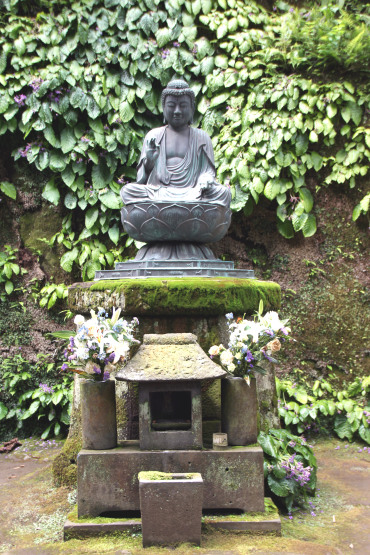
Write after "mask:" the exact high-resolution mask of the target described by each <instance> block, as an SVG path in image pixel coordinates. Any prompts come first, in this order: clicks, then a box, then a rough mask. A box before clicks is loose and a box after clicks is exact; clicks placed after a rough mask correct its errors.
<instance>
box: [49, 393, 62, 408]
mask: <svg viewBox="0 0 370 555" xmlns="http://www.w3.org/2000/svg"><path fill="white" fill-rule="evenodd" d="M62 399H63V391H60V390H59V391H56V392H55V393H53V395H52V397H51V402H52V403H53V404H54V405H59V403H60V401H61V400H62Z"/></svg>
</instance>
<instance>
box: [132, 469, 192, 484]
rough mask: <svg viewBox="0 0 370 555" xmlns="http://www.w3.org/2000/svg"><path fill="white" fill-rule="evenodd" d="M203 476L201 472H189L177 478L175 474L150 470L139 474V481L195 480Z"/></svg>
mask: <svg viewBox="0 0 370 555" xmlns="http://www.w3.org/2000/svg"><path fill="white" fill-rule="evenodd" d="M200 477H201V475H200V474H199V472H188V473H187V474H183V475H181V476H176V475H175V474H174V473H173V472H158V471H156V470H148V471H143V472H139V480H151V481H156V480H184V479H185V480H195V479H199V478H200Z"/></svg>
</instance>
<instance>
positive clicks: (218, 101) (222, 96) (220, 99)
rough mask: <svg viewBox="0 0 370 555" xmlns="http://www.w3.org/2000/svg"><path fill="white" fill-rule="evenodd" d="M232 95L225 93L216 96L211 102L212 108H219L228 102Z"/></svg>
mask: <svg viewBox="0 0 370 555" xmlns="http://www.w3.org/2000/svg"><path fill="white" fill-rule="evenodd" d="M230 95H231V92H224V93H222V94H218V95H216V96H214V97H213V98H212V100H211V104H210V107H211V108H214V107H215V106H219V105H220V104H222V103H223V102H225V100H227V99H228V98H229V97H230Z"/></svg>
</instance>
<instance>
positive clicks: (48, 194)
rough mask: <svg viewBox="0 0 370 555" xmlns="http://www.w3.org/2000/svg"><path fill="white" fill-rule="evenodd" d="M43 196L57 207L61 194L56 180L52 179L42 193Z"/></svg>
mask: <svg viewBox="0 0 370 555" xmlns="http://www.w3.org/2000/svg"><path fill="white" fill-rule="evenodd" d="M42 196H43V198H44V199H46V200H48V201H49V202H51V203H53V204H55V205H57V204H58V202H59V199H60V193H59V189H58V187H56V186H55V183H54V178H53V179H51V180H50V181H49V182H48V183H47V184H46V185H45V187H44V190H43V192H42Z"/></svg>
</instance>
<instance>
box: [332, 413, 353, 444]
mask: <svg viewBox="0 0 370 555" xmlns="http://www.w3.org/2000/svg"><path fill="white" fill-rule="evenodd" d="M334 431H335V433H336V434H338V436H339V437H340V438H341V439H344V438H345V437H346V438H347V439H348V440H349V441H351V439H352V436H353V433H352V430H351V424H350V423H349V422H348V418H347V417H346V416H345V415H344V414H337V416H336V417H335V420H334Z"/></svg>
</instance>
